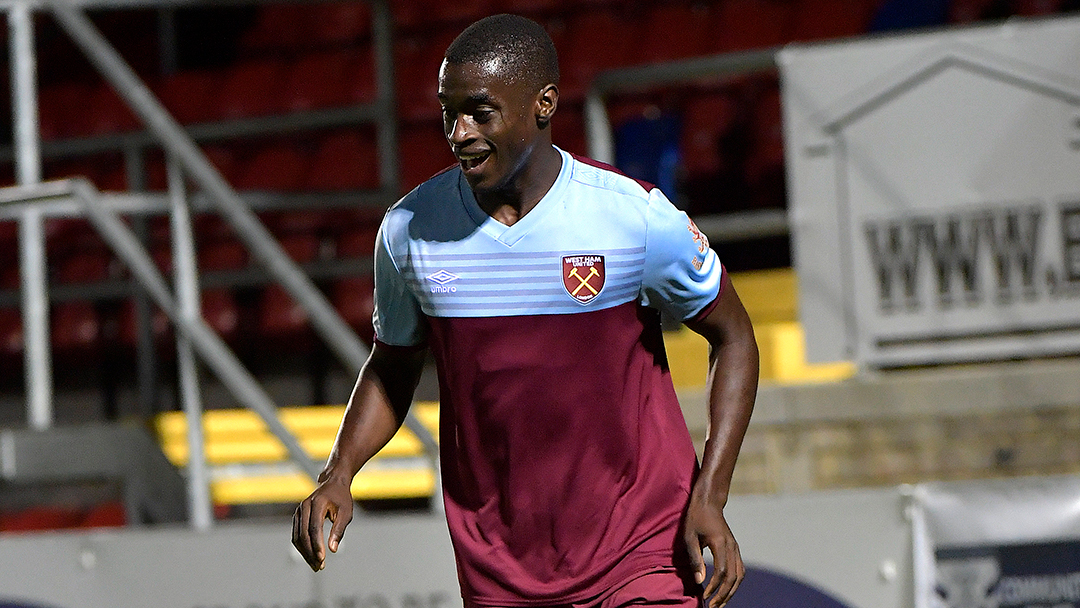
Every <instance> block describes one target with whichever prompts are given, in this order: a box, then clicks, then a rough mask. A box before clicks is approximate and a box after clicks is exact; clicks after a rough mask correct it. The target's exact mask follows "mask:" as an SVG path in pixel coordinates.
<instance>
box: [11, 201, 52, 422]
mask: <svg viewBox="0 0 1080 608" xmlns="http://www.w3.org/2000/svg"><path fill="white" fill-rule="evenodd" d="M44 225H45V220H44V218H42V216H41V212H40V211H38V210H37V209H36V208H34V207H32V206H31V207H28V208H27V209H26V210H25V211H24V212H23V214H22V218H21V219H20V221H19V270H20V273H21V275H22V321H23V358H24V361H25V362H26V363H25V365H26V404H27V405H26V407H27V412H26V413H27V422H28V424H29V425H30V428H32V429H34V430H38V431H43V430H46V429H48V428H49V427H51V426H52V421H53V402H52V401H53V399H52V397H53V396H52V389H53V386H52V352H51V350H52V348H51V344H50V342H49V292H48V288H47V285H46V282H45V230H44Z"/></svg>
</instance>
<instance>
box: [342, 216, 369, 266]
mask: <svg viewBox="0 0 1080 608" xmlns="http://www.w3.org/2000/svg"><path fill="white" fill-rule="evenodd" d="M378 232H379V226H378V224H377V223H374V222H373V223H372V224H370V225H367V226H358V227H356V228H353V229H352V230H348V231H346V232H343V233H342V234H341V236H339V237H338V240H337V257H339V258H361V259H370V258H371V256H372V254H374V253H375V238H376V235H377V234H378Z"/></svg>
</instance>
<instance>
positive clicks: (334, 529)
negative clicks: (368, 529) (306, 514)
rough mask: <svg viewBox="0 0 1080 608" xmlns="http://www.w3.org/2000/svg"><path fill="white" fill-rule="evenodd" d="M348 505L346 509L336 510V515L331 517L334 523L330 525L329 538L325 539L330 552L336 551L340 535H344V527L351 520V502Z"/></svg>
mask: <svg viewBox="0 0 1080 608" xmlns="http://www.w3.org/2000/svg"><path fill="white" fill-rule="evenodd" d="M349 507H350V508H348V510H346V511H340V510H339V511H337V516H336V517H334V518H333V520H334V525H333V526H331V527H330V538H329V539H328V540H327V541H326V546H327V548H329V549H330V552H331V553H337V550H338V544H339V543H341V537H343V536H345V527H346V526H348V525H349V522H350V521H352V508H351V507H352V503H349Z"/></svg>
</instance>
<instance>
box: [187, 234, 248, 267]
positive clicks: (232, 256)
mask: <svg viewBox="0 0 1080 608" xmlns="http://www.w3.org/2000/svg"><path fill="white" fill-rule="evenodd" d="M197 255H198V259H199V268H200V269H201V270H211V271H213V270H239V269H241V268H244V267H245V266H247V265H248V251H247V249H246V248H245V247H244V246H243V245H242V244H241V243H239V242H237V241H224V240H219V241H214V242H211V243H207V244H204V245H202V246H200V247H199V251H198V253H197Z"/></svg>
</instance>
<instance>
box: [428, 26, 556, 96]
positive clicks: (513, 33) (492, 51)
mask: <svg viewBox="0 0 1080 608" xmlns="http://www.w3.org/2000/svg"><path fill="white" fill-rule="evenodd" d="M444 57H445V58H446V61H447V62H449V63H457V64H463V63H482V62H485V61H489V60H492V59H498V60H499V61H500V63H501V64H502V65H503V66H504V67H503V70H506V69H509V70H511V71H512V72H513V73H516V74H519V75H531V76H532V78H533V84H535V85H536V86H537V87H542V86H544V85H547V84H558V83H559V55H558V53H556V52H555V43H554V42H552V40H551V36H549V35H548V33H547V30H545V29H544V27H543V26H542V25H540V24H539V23H537V22H535V21H533V20H532V19H528V18H526V17H521V16H519V15H507V14H503V15H492V16H491V17H484V18H483V19H481V20H479V21H477V22H476V23H473V24H472V25H470V26H469V27H467V28H465V31H463V32H461V34H459V35H458V37H457V38H455V39H454V41H453V42H451V43H450V46H449V47H447V49H446V54H445V55H444Z"/></svg>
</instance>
